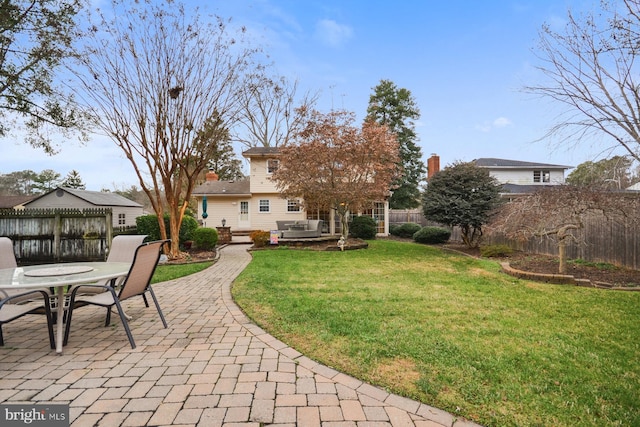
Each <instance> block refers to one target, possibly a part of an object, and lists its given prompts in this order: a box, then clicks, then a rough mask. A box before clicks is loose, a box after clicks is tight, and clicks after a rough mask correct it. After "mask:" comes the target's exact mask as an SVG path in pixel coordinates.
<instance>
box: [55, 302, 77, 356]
mask: <svg viewBox="0 0 640 427" xmlns="http://www.w3.org/2000/svg"><path fill="white" fill-rule="evenodd" d="M74 303H75V295H72V296H71V301H69V310H67V322H66V323H65V325H64V340H63V341H62V345H63V346H64V345H67V342H68V341H69V331H70V330H71V318H72V317H73V305H74ZM52 315H53V314H52Z"/></svg>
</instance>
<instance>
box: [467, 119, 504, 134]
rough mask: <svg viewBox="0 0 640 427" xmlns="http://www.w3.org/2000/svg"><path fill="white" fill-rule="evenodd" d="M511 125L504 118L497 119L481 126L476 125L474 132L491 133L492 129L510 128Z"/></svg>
mask: <svg viewBox="0 0 640 427" xmlns="http://www.w3.org/2000/svg"><path fill="white" fill-rule="evenodd" d="M512 124H513V123H512V122H511V120H509V119H508V118H506V117H498V118H497V119H495V120H494V121H493V122H484V123H482V124H479V125H476V127H475V128H476V130H479V131H480V132H491V131H492V130H494V129H501V128H505V127H507V126H511V125H512Z"/></svg>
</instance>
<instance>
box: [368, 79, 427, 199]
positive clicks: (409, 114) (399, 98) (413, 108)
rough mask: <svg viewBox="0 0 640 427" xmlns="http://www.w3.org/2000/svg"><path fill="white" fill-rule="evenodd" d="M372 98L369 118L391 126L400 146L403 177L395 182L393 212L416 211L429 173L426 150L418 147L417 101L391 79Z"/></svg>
mask: <svg viewBox="0 0 640 427" xmlns="http://www.w3.org/2000/svg"><path fill="white" fill-rule="evenodd" d="M373 90H374V93H373V94H372V95H371V96H370V97H369V107H368V108H367V119H368V120H374V121H375V122H377V123H379V124H382V125H387V126H388V127H389V129H390V130H391V132H393V133H395V134H396V137H397V139H398V143H399V150H400V152H399V157H400V166H401V168H402V171H403V172H402V176H400V178H398V180H397V181H396V182H394V186H396V187H397V188H395V189H394V190H393V196H391V199H390V200H389V206H390V207H391V208H392V209H408V208H415V207H417V206H419V205H420V182H421V181H422V180H423V179H424V178H425V176H424V175H425V173H426V171H427V169H426V167H425V165H424V163H423V162H422V150H421V149H420V147H419V146H418V145H417V144H416V143H417V141H418V137H417V135H416V131H415V125H414V120H417V119H419V118H420V110H419V109H418V106H417V105H416V101H415V99H414V98H413V96H412V95H411V92H410V91H409V90H407V89H403V88H398V87H397V86H396V85H395V84H394V83H393V82H392V81H390V80H381V81H380V83H379V84H378V86H376V87H375V88H374V89H373Z"/></svg>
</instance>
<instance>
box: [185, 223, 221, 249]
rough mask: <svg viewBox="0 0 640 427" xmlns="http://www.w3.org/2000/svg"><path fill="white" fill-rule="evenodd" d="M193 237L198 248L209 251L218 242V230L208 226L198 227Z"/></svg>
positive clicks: (192, 234)
mask: <svg viewBox="0 0 640 427" xmlns="http://www.w3.org/2000/svg"><path fill="white" fill-rule="evenodd" d="M191 238H192V240H193V243H194V244H195V245H196V248H197V249H202V250H205V251H208V250H211V249H213V248H215V247H216V245H217V244H218V230H216V229H215V228H208V227H202V228H198V229H196V230H193V232H192V233H191Z"/></svg>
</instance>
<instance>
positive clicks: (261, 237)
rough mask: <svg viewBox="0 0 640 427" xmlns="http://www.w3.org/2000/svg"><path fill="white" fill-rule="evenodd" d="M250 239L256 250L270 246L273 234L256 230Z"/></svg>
mask: <svg viewBox="0 0 640 427" xmlns="http://www.w3.org/2000/svg"><path fill="white" fill-rule="evenodd" d="M249 238H250V239H251V241H252V242H253V246H255V247H256V248H263V247H265V246H267V245H268V244H269V242H270V240H271V233H269V232H268V231H262V230H256V231H254V232H252V233H251V234H249Z"/></svg>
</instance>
